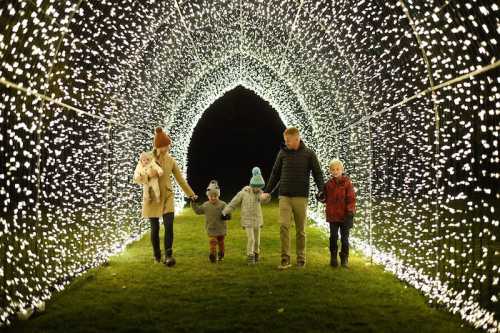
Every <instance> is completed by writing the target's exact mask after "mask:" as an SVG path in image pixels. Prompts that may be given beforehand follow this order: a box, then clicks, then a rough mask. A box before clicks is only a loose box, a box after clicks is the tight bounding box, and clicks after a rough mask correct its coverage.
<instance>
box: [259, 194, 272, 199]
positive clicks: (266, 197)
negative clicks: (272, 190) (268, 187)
mask: <svg viewBox="0 0 500 333" xmlns="http://www.w3.org/2000/svg"><path fill="white" fill-rule="evenodd" d="M270 197H271V195H270V194H269V193H262V196H261V198H262V200H267V199H269V198H270Z"/></svg>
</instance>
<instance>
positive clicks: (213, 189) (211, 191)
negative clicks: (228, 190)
mask: <svg viewBox="0 0 500 333" xmlns="http://www.w3.org/2000/svg"><path fill="white" fill-rule="evenodd" d="M210 195H216V196H218V197H220V188H219V183H218V182H217V181H216V180H212V181H210V184H208V187H207V197H208V196H210Z"/></svg>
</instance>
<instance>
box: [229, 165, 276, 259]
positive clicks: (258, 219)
mask: <svg viewBox="0 0 500 333" xmlns="http://www.w3.org/2000/svg"><path fill="white" fill-rule="evenodd" d="M264 185H265V183H264V179H263V178H262V175H261V172H260V169H259V168H258V167H255V168H253V170H252V178H251V179H250V186H245V187H244V188H243V189H242V190H241V191H240V192H238V194H236V196H235V197H234V198H233V200H231V202H230V203H229V204H228V205H227V206H226V207H225V208H224V209H223V210H222V215H223V216H227V215H229V214H230V213H231V212H232V211H233V210H234V209H236V208H237V207H238V206H240V205H241V226H242V227H243V229H245V231H246V233H247V261H248V264H249V265H252V264H255V263H256V262H258V261H259V254H260V228H262V226H263V224H264V221H263V218H262V208H261V206H260V204H261V203H268V202H269V201H271V197H267V198H264V197H263V195H262V194H263V192H262V188H263V187H264Z"/></svg>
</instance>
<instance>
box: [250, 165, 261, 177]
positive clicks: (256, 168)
mask: <svg viewBox="0 0 500 333" xmlns="http://www.w3.org/2000/svg"><path fill="white" fill-rule="evenodd" d="M252 175H254V176H257V175H260V168H259V167H255V168H253V169H252Z"/></svg>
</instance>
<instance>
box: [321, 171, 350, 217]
mask: <svg viewBox="0 0 500 333" xmlns="http://www.w3.org/2000/svg"><path fill="white" fill-rule="evenodd" d="M325 199H326V220H327V222H329V223H342V222H344V219H345V217H346V216H347V214H352V215H354V213H355V212H356V195H355V193H354V186H353V185H352V182H351V179H350V178H349V177H347V176H345V175H342V176H340V177H339V178H338V179H335V178H333V177H332V178H331V179H330V180H329V181H328V182H327V183H326V184H325Z"/></svg>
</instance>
